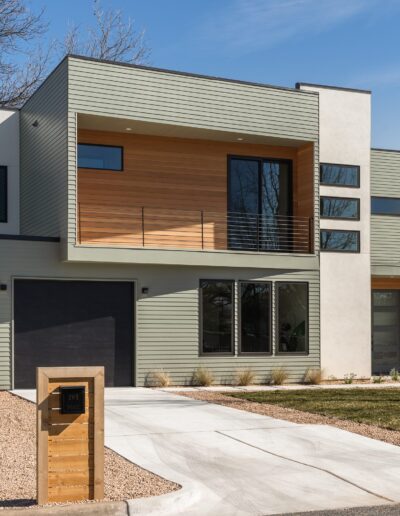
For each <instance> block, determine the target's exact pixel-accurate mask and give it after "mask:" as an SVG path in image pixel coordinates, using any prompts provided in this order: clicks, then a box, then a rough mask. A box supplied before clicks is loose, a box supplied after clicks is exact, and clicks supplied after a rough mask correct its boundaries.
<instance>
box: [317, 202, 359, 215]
mask: <svg viewBox="0 0 400 516" xmlns="http://www.w3.org/2000/svg"><path fill="white" fill-rule="evenodd" d="M321 217H322V218H326V219H349V220H360V199H349V198H346V197H321Z"/></svg>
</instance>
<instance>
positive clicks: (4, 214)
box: [0, 167, 7, 222]
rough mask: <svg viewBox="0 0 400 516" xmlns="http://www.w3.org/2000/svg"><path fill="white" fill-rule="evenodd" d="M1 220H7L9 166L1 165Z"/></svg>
mask: <svg viewBox="0 0 400 516" xmlns="http://www.w3.org/2000/svg"><path fill="white" fill-rule="evenodd" d="M0 222H7V167H0Z"/></svg>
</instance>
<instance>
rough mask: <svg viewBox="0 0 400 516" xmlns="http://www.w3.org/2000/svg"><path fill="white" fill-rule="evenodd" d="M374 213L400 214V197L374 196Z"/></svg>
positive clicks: (372, 201) (372, 200)
mask: <svg viewBox="0 0 400 516" xmlns="http://www.w3.org/2000/svg"><path fill="white" fill-rule="evenodd" d="M371 213H372V215H400V199H395V198H393V197H372V199H371Z"/></svg>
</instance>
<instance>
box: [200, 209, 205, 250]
mask: <svg viewBox="0 0 400 516" xmlns="http://www.w3.org/2000/svg"><path fill="white" fill-rule="evenodd" d="M200 213H201V248H202V249H204V211H203V210H201V212H200Z"/></svg>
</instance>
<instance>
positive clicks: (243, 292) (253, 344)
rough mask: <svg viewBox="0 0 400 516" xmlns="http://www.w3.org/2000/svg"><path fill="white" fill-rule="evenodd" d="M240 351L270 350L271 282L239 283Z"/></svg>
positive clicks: (268, 351)
mask: <svg viewBox="0 0 400 516" xmlns="http://www.w3.org/2000/svg"><path fill="white" fill-rule="evenodd" d="M239 285H240V294H239V295H240V352H241V353H270V352H271V284H270V283H261V282H255V283H249V282H241V283H240V284H239Z"/></svg>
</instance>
